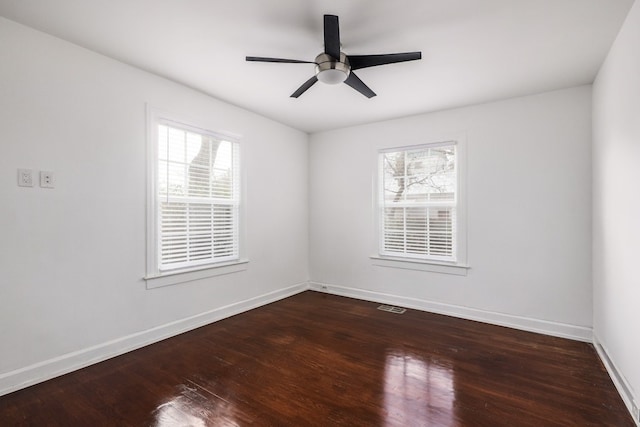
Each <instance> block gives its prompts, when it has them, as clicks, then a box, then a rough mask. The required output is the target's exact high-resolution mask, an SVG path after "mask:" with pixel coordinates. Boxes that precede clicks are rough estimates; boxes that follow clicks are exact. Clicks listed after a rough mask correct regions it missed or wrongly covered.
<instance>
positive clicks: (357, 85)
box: [344, 72, 376, 98]
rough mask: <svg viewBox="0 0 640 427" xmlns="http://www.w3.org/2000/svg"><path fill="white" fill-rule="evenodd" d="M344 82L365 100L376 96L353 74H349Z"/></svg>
mask: <svg viewBox="0 0 640 427" xmlns="http://www.w3.org/2000/svg"><path fill="white" fill-rule="evenodd" d="M344 82H345V83H346V84H348V85H349V86H351V87H352V88H354V89H355V90H357V91H358V92H360V93H361V94H363V95H364V96H366V97H367V98H373V97H374V96H376V93H375V92H374V91H372V90H371V89H369V86H367V85H366V84H364V83H363V82H362V80H360V79H359V78H358V76H356V75H355V74H354V73H353V72H352V73H350V74H349V77H347V80H345V81H344Z"/></svg>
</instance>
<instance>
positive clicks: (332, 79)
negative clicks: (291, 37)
mask: <svg viewBox="0 0 640 427" xmlns="http://www.w3.org/2000/svg"><path fill="white" fill-rule="evenodd" d="M315 63H316V77H317V78H318V80H320V81H321V82H323V83H327V84H332V85H336V84H339V83H342V82H344V81H345V80H346V79H347V77H349V73H350V72H351V66H350V65H349V58H347V55H345V54H344V53H342V52H340V60H339V61H336V59H335V58H333V57H332V56H331V55H328V54H326V53H321V54H320V55H318V56H316V60H315Z"/></svg>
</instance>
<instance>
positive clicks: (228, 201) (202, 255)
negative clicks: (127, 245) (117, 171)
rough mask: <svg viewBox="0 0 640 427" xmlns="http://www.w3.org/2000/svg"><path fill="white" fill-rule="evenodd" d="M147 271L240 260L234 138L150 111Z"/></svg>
mask: <svg viewBox="0 0 640 427" xmlns="http://www.w3.org/2000/svg"><path fill="white" fill-rule="evenodd" d="M150 131H151V132H150V145H151V146H150V150H149V152H150V157H151V159H150V169H151V171H150V172H151V175H150V176H151V185H150V187H149V188H150V190H149V191H150V198H149V199H150V203H149V204H150V211H151V212H150V213H149V222H150V226H149V234H150V236H149V237H150V239H149V249H148V252H149V254H148V256H149V265H148V270H149V271H148V272H147V275H148V276H151V277H155V276H162V275H163V274H170V273H173V272H180V271H185V270H193V269H199V268H207V267H211V266H216V265H220V264H221V263H229V262H233V261H237V260H239V250H240V248H239V240H240V239H239V208H240V164H239V146H238V142H236V141H234V140H233V139H231V138H228V137H225V136H222V135H219V134H217V133H214V132H211V131H208V130H204V129H201V128H198V127H194V126H190V125H186V124H183V123H182V122H178V121H173V120H169V119H167V118H164V117H160V116H158V115H153V117H152V118H151V120H150Z"/></svg>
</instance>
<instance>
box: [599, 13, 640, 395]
mask: <svg viewBox="0 0 640 427" xmlns="http://www.w3.org/2000/svg"><path fill="white" fill-rule="evenodd" d="M638 52H640V4H639V3H638V2H635V4H634V5H633V7H632V8H631V11H630V12H629V15H628V16H627V19H626V21H625V23H624V25H623V27H622V29H621V30H620V33H619V35H618V38H617V39H616V41H615V43H614V44H613V46H612V48H611V50H610V52H609V55H608V57H607V59H606V61H605V62H604V64H603V66H602V68H601V69H600V72H599V73H598V76H597V78H596V80H595V83H594V85H593V282H594V335H595V337H596V339H597V340H598V341H599V342H600V343H601V344H602V346H603V347H604V348H605V349H606V352H607V353H608V356H609V358H610V359H611V361H612V362H613V364H614V365H615V367H616V368H617V374H618V375H619V376H620V377H621V382H623V383H624V385H625V386H626V388H627V390H622V391H623V396H625V392H626V393H627V394H626V397H627V398H629V397H630V396H629V395H633V396H635V399H636V401H637V402H638V399H640V363H639V361H640V335H638V330H639V327H640V276H639V275H638V260H639V258H638V256H639V255H640V190H639V187H638V186H639V183H640V55H639V54H638ZM627 403H628V402H627Z"/></svg>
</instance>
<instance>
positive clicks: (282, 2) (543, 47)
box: [0, 0, 633, 132]
mask: <svg viewBox="0 0 640 427" xmlns="http://www.w3.org/2000/svg"><path fill="white" fill-rule="evenodd" d="M632 3H633V0H394V1H390V0H269V1H267V0H235V1H231V0H0V15H2V16H4V17H6V18H8V19H11V20H14V21H17V22H20V23H22V24H25V25H28V26H30V27H33V28H36V29H38V30H41V31H44V32H47V33H49V34H52V35H55V36H57V37H60V38H62V39H65V40H68V41H70V42H73V43H75V44H78V45H80V46H83V47H86V48H88V49H91V50H94V51H96V52H100V53H102V54H104V55H107V56H110V57H112V58H115V59H118V60H120V61H123V62H125V63H128V64H131V65H134V66H136V67H139V68H142V69H144V70H147V71H150V72H153V73H155V74H158V75H161V76H164V77H167V78H169V79H172V80H174V81H177V82H180V83H183V84H185V85H187V86H190V87H192V88H195V89H198V90H200V91H202V92H204V93H207V94H209V95H211V96H214V97H216V98H219V99H222V100H224V101H227V102H230V103H232V104H235V105H238V106H241V107H244V108H246V109H248V110H252V111H255V112H257V113H259V114H262V115H264V116H266V117H270V118H272V119H275V120H277V121H279V122H282V123H285V124H288V125H290V126H292V127H295V128H298V129H301V130H303V131H306V132H317V131H322V130H327V129H333V128H339V127H345V126H350V125H354V124H360V123H368V122H372V121H379V120H384V119H390V118H396V117H401V116H406V115H411V114H418V113H423V112H429V111H435V110H442V109H446V108H452V107H458V106H462V105H469V104H476V103H481V102H487V101H492V100H496V99H503V98H509V97H513V96H520V95H526V94H531V93H537V92H543V91H547V90H553V89H558V88H564V87H570V86H576V85H581V84H587V83H591V82H592V81H593V79H594V77H595V75H596V73H597V71H598V68H599V67H600V64H601V63H602V61H603V60H604V58H605V55H606V53H607V51H608V49H609V47H610V46H611V44H612V42H613V40H614V38H615V36H616V34H617V32H618V30H619V28H620V27H621V25H622V22H623V20H624V18H625V16H626V14H627V12H628V10H629V8H630V7H631V4H632ZM326 13H328V14H334V15H338V16H339V17H340V35H341V40H342V49H343V51H344V52H345V53H347V54H375V53H395V52H407V51H414V50H420V51H422V57H423V59H422V60H421V61H414V62H407V63H400V64H391V65H384V66H380V67H373V68H367V69H362V70H358V71H357V74H358V76H359V77H360V78H361V79H362V80H363V81H364V82H365V83H366V84H367V85H368V86H369V87H371V89H373V90H374V91H375V92H376V93H377V94H378V96H377V97H374V98H372V99H367V98H365V97H364V96H362V95H360V94H359V93H358V92H356V91H355V90H353V89H351V88H350V87H348V86H347V85H344V84H342V85H338V86H329V85H325V84H322V83H317V84H316V85H315V86H313V87H312V88H311V89H309V90H308V91H307V92H306V93H305V94H303V95H302V96H301V97H300V98H298V99H294V98H290V97H289V95H290V94H291V93H292V92H293V91H294V90H295V89H297V88H298V86H300V85H301V84H302V83H303V82H305V81H306V80H307V79H308V78H309V77H311V76H312V75H313V73H314V66H313V65H312V64H272V63H257V62H245V59H244V58H245V56H247V55H250V56H272V57H279V58H290V59H302V60H309V61H312V60H313V59H314V58H315V56H316V55H317V54H318V53H320V52H321V51H323V23H322V16H323V14H326Z"/></svg>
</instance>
